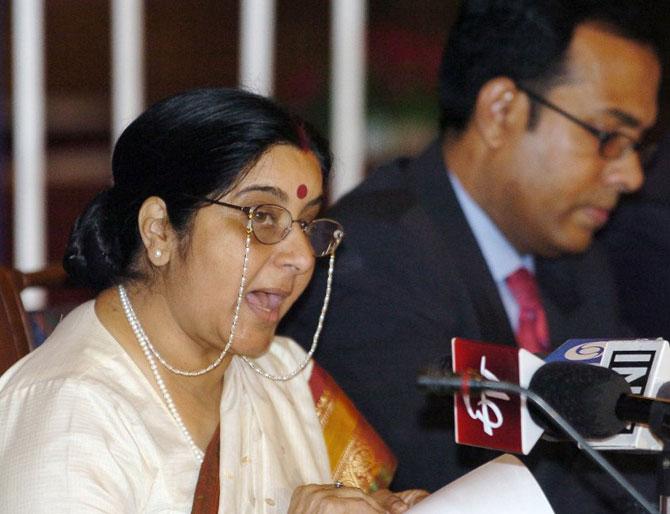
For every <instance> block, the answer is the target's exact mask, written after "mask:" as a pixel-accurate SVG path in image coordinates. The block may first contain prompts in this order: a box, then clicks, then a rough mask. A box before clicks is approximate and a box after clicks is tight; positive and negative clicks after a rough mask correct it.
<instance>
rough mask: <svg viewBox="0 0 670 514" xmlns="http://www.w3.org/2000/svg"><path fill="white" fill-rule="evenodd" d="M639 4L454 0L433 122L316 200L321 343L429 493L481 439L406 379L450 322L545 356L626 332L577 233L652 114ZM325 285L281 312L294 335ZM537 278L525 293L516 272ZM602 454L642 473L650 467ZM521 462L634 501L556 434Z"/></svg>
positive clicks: (527, 280)
mask: <svg viewBox="0 0 670 514" xmlns="http://www.w3.org/2000/svg"><path fill="white" fill-rule="evenodd" d="M646 5H648V3H646ZM637 6H638V3H637V2H634V1H631V0H620V1H608V2H602V1H600V2H597V1H585V0H580V1H575V0H504V1H503V0H472V1H465V2H464V4H463V6H462V10H461V13H460V16H459V18H458V20H457V22H456V24H455V26H454V28H453V29H452V31H451V33H450V37H449V40H448V41H447V46H446V50H445V53H444V56H443V61H442V68H441V74H440V103H441V109H442V119H441V128H442V131H441V137H440V139H439V140H438V141H436V142H434V143H433V144H432V145H430V146H429V147H428V149H427V150H426V151H425V152H424V153H423V154H422V155H420V156H419V157H417V158H416V159H399V160H397V161H395V162H393V163H391V164H389V165H388V166H385V167H382V168H381V169H379V170H377V171H376V172H374V173H373V174H372V175H371V176H370V177H369V178H368V179H367V180H366V181H365V182H364V183H363V184H361V185H360V186H359V187H357V188H356V189H355V190H354V191H352V192H351V193H350V194H349V195H347V196H346V197H344V198H343V199H342V200H341V201H340V202H339V203H338V204H337V205H336V206H335V207H334V208H333V209H332V210H331V212H329V216H331V217H333V218H336V219H338V220H339V221H341V222H342V224H343V225H344V228H345V233H346V235H345V239H344V243H343V245H342V247H341V250H340V251H338V259H337V265H336V268H335V278H334V285H333V292H332V298H331V306H330V309H329V312H328V316H327V319H326V322H325V325H324V329H323V334H322V337H321V344H320V348H319V351H318V353H317V359H318V360H319V361H320V363H321V364H322V365H324V367H325V368H326V369H328V370H329V371H330V372H331V373H332V374H333V376H334V377H335V379H336V380H337V381H338V382H339V383H340V384H341V385H342V386H343V388H344V389H345V390H346V391H347V392H348V393H349V394H350V395H351V397H352V399H353V400H354V402H355V403H356V404H357V406H358V407H359V408H360V409H361V410H362V411H363V413H364V414H365V415H366V416H367V418H368V420H369V421H370V422H371V423H372V424H373V425H374V426H375V427H376V428H377V429H378V431H379V432H380V434H381V435H382V437H383V438H384V439H385V440H386V441H387V443H389V445H390V446H391V448H392V449H393V450H394V451H395V452H396V455H397V456H398V458H399V469H398V474H397V477H396V482H394V484H395V486H396V487H399V488H406V487H408V486H410V485H411V486H418V487H426V488H428V489H431V490H434V489H437V488H439V487H440V486H441V485H443V484H445V483H447V482H449V481H451V480H453V479H454V478H457V477H458V476H460V475H462V474H463V473H465V472H466V471H468V470H470V469H472V468H474V467H476V466H477V465H479V464H481V463H483V462H484V461H486V460H488V459H490V458H491V457H493V456H494V454H493V452H488V451H484V450H481V449H475V448H469V447H464V446H457V445H455V443H454V442H453V441H454V439H453V437H454V436H453V420H452V417H453V414H452V410H451V407H450V405H449V402H448V401H446V402H445V401H442V400H439V399H435V398H428V399H426V398H424V397H423V396H422V395H421V393H420V392H418V391H417V388H416V386H415V381H416V375H417V374H418V373H419V372H420V370H421V368H422V367H423V366H425V365H426V364H429V363H431V362H435V361H438V360H440V359H442V358H444V357H445V356H447V355H448V353H449V351H450V341H451V339H452V337H454V336H461V337H467V338H472V339H478V340H483V341H492V342H500V343H505V344H517V342H518V344H521V345H522V346H524V347H526V348H529V349H531V350H532V351H535V352H541V353H544V352H548V351H550V350H551V348H553V347H555V346H557V345H558V344H560V343H562V342H563V341H564V340H565V339H567V338H570V337H618V336H622V335H625V334H626V332H625V329H624V328H623V327H622V326H621V325H620V324H619V322H618V313H617V308H616V299H615V293H614V287H613V285H612V280H611V277H610V275H609V274H608V272H607V267H606V264H605V261H604V260H603V259H604V258H603V254H602V253H601V252H600V250H599V248H597V247H595V246H593V245H592V239H593V235H594V233H595V232H596V231H597V230H598V229H599V228H600V227H602V226H603V225H604V224H605V223H606V221H607V220H608V218H609V216H610V213H611V211H612V210H613V209H614V207H615V206H616V204H617V201H618V199H619V197H620V196H621V195H622V194H624V193H629V192H632V191H635V190H637V189H638V188H639V187H640V186H641V184H642V181H643V176H642V171H641V168H640V162H639V158H638V155H637V153H636V144H637V142H638V141H639V140H640V139H641V137H642V136H643V134H644V132H645V131H646V130H647V129H648V128H649V127H651V126H652V125H653V124H654V122H655V119H656V111H657V92H658V87H659V78H660V74H661V66H660V59H659V56H658V53H657V51H656V47H655V46H654V44H653V43H652V40H651V36H648V35H647V34H646V33H645V32H644V28H645V23H644V21H643V20H642V18H641V17H640V13H639V12H638V11H637ZM519 268H523V270H522V271H521V272H520V273H521V275H519V274H517V273H515V271H517V270H518V269H519ZM323 272H324V271H323V270H321V271H320V273H323ZM512 276H516V277H517V278H518V277H519V276H521V277H522V279H521V282H522V284H521V285H520V286H519V285H518V284H516V282H514V279H513V278H511V277H512ZM321 282H322V281H321V280H315V281H313V284H315V287H312V289H311V291H310V292H309V294H308V295H306V296H305V297H304V299H303V301H301V302H300V303H299V304H298V305H296V308H295V309H294V310H293V312H292V313H290V318H289V320H288V322H287V324H285V326H284V332H285V333H287V334H288V335H292V336H293V337H295V338H296V339H297V340H298V341H300V342H301V343H302V344H305V345H308V344H309V343H310V342H311V334H312V332H313V331H314V327H313V326H311V325H310V326H305V325H304V324H303V323H304V322H307V320H310V319H314V313H315V312H318V309H319V308H320V302H321V299H322V298H323V291H322V289H320V288H319V287H318V284H319V283H321ZM517 282H518V281H517ZM535 283H537V284H539V298H537V295H536V298H535V302H534V303H533V302H532V301H531V303H532V305H530V306H529V305H527V304H526V303H524V301H523V300H522V297H523V294H522V293H519V292H518V288H521V289H524V284H525V287H526V289H531V290H532V289H533V288H534V287H535V286H534V285H533V284H535ZM515 284H516V285H515ZM529 284H530V285H529ZM525 296H526V297H528V296H529V295H528V294H526V295H525ZM530 296H532V295H530ZM517 298H519V299H517ZM528 312H530V313H531V314H530V315H528ZM531 318H534V319H531ZM616 458H617V459H618V460H620V461H621V462H620V464H621V465H625V466H627V469H628V470H630V469H631V467H636V470H637V469H639V470H640V473H639V475H640V476H641V477H643V478H644V477H645V473H647V472H648V470H649V468H645V467H644V466H648V465H651V464H652V462H649V461H644V460H643V459H641V458H639V459H638V456H628V457H626V456H623V457H622V456H618V457H616ZM526 463H527V464H528V465H529V467H530V468H531V470H532V471H533V473H534V474H535V476H536V478H537V479H538V480H539V481H540V484H541V486H542V487H543V489H544V490H545V492H546V494H547V495H548V497H549V499H550V501H551V502H552V505H553V507H554V508H555V509H556V510H557V511H563V512H617V509H622V511H623V512H626V511H630V509H631V508H632V507H631V503H630V502H629V500H628V497H627V496H626V495H625V494H624V493H622V492H621V491H620V490H619V489H618V488H617V487H616V486H615V485H614V484H613V482H612V480H611V479H610V478H608V477H605V476H603V475H602V474H600V473H599V472H598V471H597V470H596V469H595V468H594V467H593V466H592V465H590V464H589V463H588V462H587V460H586V459H585V458H583V457H581V456H579V455H578V452H577V450H575V449H574V448H573V447H571V446H568V445H564V444H555V443H546V442H543V443H541V444H540V445H539V446H538V447H536V448H535V449H534V451H533V452H532V453H531V455H530V456H529V458H527V459H526ZM632 478H634V479H635V478H636V477H635V476H633V477H632ZM646 478H647V480H644V479H643V480H642V482H641V483H640V484H638V485H642V486H644V487H645V489H644V491H645V493H646V494H647V495H648V496H649V497H651V498H653V497H654V488H653V482H651V481H650V480H648V479H649V478H650V476H649V475H647V476H646Z"/></svg>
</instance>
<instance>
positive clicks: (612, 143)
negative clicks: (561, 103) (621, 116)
mask: <svg viewBox="0 0 670 514" xmlns="http://www.w3.org/2000/svg"><path fill="white" fill-rule="evenodd" d="M517 88H519V90H520V91H523V92H524V93H526V95H528V98H530V99H531V100H533V101H534V102H537V103H539V104H541V105H543V106H545V107H547V108H549V109H551V110H552V111H555V112H557V113H558V114H560V115H562V116H564V117H565V118H567V119H569V120H570V121H572V122H573V123H576V124H577V125H579V126H580V127H582V128H583V129H585V130H587V131H588V132H590V133H591V134H592V135H594V136H595V137H597V138H598V142H599V144H598V153H599V154H600V156H601V157H603V158H604V159H611V160H613V159H618V158H620V157H623V156H624V155H626V154H627V153H628V152H630V151H635V152H639V151H640V146H641V143H640V142H639V141H635V140H634V139H633V138H631V137H629V136H627V135H626V134H622V133H621V132H617V131H611V132H610V131H606V130H600V129H599V128H596V127H594V126H593V125H591V124H589V123H586V122H585V121H583V120H580V119H579V118H577V117H576V116H573V115H572V114H570V113H569V112H566V111H564V110H563V109H561V108H560V107H558V106H557V105H555V104H553V103H551V102H550V101H549V100H547V99H545V98H543V97H542V96H540V95H538V94H537V93H534V92H533V91H531V90H529V89H527V88H525V87H523V86H520V85H518V84H517Z"/></svg>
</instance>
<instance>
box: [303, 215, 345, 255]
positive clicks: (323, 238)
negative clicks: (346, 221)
mask: <svg viewBox="0 0 670 514" xmlns="http://www.w3.org/2000/svg"><path fill="white" fill-rule="evenodd" d="M305 233H306V234H307V237H308V238H309V241H310V243H311V244H312V249H313V250H314V255H316V256H317V257H322V256H324V255H328V254H330V253H332V252H333V251H334V250H335V248H337V245H338V244H339V242H340V239H341V238H342V236H343V232H342V227H341V226H340V224H339V223H336V222H334V221H331V220H325V219H320V220H314V221H313V222H312V223H310V224H309V225H307V226H306V227H305Z"/></svg>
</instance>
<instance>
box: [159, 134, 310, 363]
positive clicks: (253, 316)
mask: <svg viewBox="0 0 670 514" xmlns="http://www.w3.org/2000/svg"><path fill="white" fill-rule="evenodd" d="M322 195H323V187H322V176H321V170H320V167H319V163H318V161H317V159H316V157H315V156H314V155H313V154H312V153H311V152H305V151H302V150H300V149H298V148H295V147H293V146H289V145H277V146H274V147H271V148H270V149H269V150H268V151H267V152H266V153H265V154H264V155H263V156H262V157H261V158H260V160H259V161H258V163H257V164H256V165H255V166H254V167H253V168H252V169H251V170H250V171H249V173H248V174H247V175H246V177H245V178H244V180H242V181H241V182H240V183H239V184H237V186H236V187H235V188H234V189H233V190H232V191H230V192H229V193H227V194H226V195H225V196H223V197H221V198H219V200H221V201H223V202H226V203H230V204H235V205H239V206H243V207H252V206H256V205H260V204H276V205H280V206H282V207H284V208H286V209H287V210H288V211H289V212H290V213H291V216H292V217H293V219H294V220H298V219H299V220H305V221H311V220H313V219H314V218H315V217H316V216H317V214H318V213H319V210H320V208H321V204H322V200H323V199H322ZM246 225H247V215H246V214H245V213H243V212H241V211H238V210H236V209H233V208H229V207H224V206H221V205H216V204H213V205H208V206H206V207H203V208H201V209H199V210H198V211H197V212H196V214H195V218H194V221H193V224H192V227H191V230H190V231H189V233H188V235H187V236H186V237H187V240H186V241H185V243H186V244H185V245H184V242H183V241H182V245H184V247H185V248H186V250H185V251H182V252H181V254H180V252H179V251H177V250H176V249H175V250H173V251H172V252H171V258H170V262H169V263H168V266H167V269H166V270H165V273H164V278H165V281H164V285H165V294H166V300H167V302H168V305H169V308H170V310H171V314H172V316H173V317H174V318H175V320H176V321H177V323H178V325H179V327H180V329H181V330H182V331H183V332H184V333H185V334H186V335H187V336H188V337H190V338H191V339H193V340H194V341H195V342H197V343H198V344H199V345H201V346H202V347H203V348H204V349H206V351H212V352H215V351H216V352H219V351H220V350H221V348H223V347H224V346H225V344H226V343H227V340H228V335H229V333H230V328H231V324H232V320H233V315H234V312H235V305H236V302H237V297H238V291H239V285H240V278H241V276H242V267H243V261H244V243H245V238H246ZM313 270H314V257H313V253H312V250H311V246H310V243H309V240H308V239H307V236H306V235H305V234H304V232H303V231H302V230H300V227H299V225H298V224H293V225H292V230H291V231H290V232H289V234H288V235H287V236H286V238H285V239H283V240H282V241H280V242H279V243H276V244H272V245H266V244H262V243H260V242H259V241H258V240H256V238H255V237H254V236H252V237H251V247H250V252H249V262H248V269H247V273H246V277H247V280H246V286H245V289H244V294H243V299H242V303H241V306H240V312H239V320H238V322H237V328H236V334H235V342H234V343H233V351H234V352H235V353H238V354H243V355H248V356H251V357H254V356H258V355H261V354H263V353H264V352H265V351H266V350H267V347H268V345H269V344H270V342H271V340H272V338H273V336H274V334H275V330H276V328H277V324H278V323H279V320H280V319H281V318H282V317H283V316H284V314H286V312H287V311H288V309H289V308H290V307H291V305H293V303H294V302H295V300H296V299H297V298H298V296H300V294H302V292H303V291H304V289H305V287H306V286H307V283H308V282H309V280H310V278H311V276H312V272H313ZM314 323H315V325H316V320H314Z"/></svg>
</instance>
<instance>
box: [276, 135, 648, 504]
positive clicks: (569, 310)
mask: <svg viewBox="0 0 670 514" xmlns="http://www.w3.org/2000/svg"><path fill="white" fill-rule="evenodd" d="M328 216H330V217H333V218H335V219H338V220H339V221H340V222H341V223H342V224H343V225H344V230H345V239H344V242H343V244H342V246H341V248H340V249H339V250H338V252H337V260H336V265H335V275H334V280H333V292H332V298H331V306H330V310H329V312H328V315H327V317H326V322H325V326H324V329H323V334H322V336H321V343H320V347H319V350H318V352H317V354H316V357H317V359H318V360H319V361H320V363H321V364H322V365H324V366H325V367H326V368H327V369H328V370H329V371H330V372H331V373H332V374H333V376H334V377H335V379H336V380H337V381H338V382H339V383H340V384H341V385H342V387H343V388H344V389H345V390H346V391H347V392H348V393H349V394H350V395H351V397H352V399H353V400H354V402H355V403H356V404H357V406H358V407H359V408H360V409H361V410H362V412H363V413H364V414H365V416H366V417H367V418H368V420H369V421H370V422H371V423H372V424H373V425H374V426H375V427H376V428H377V430H378V431H379V433H380V434H381V435H382V437H383V438H384V439H385V440H386V441H387V442H388V443H389V444H390V446H391V447H392V448H393V450H394V451H395V452H396V454H397V456H398V458H399V463H400V465H399V469H398V473H397V475H396V480H395V482H394V486H395V489H403V488H407V487H423V488H428V489H430V490H434V489H437V488H439V487H440V486H442V485H444V484H445V483H447V482H448V481H451V480H453V479H455V478H457V477H458V476H460V475H462V474H463V473H465V472H466V471H468V470H470V469H472V468H474V467H476V466H477V465H479V464H481V463H483V462H485V461H486V460H489V459H490V458H492V457H493V456H494V455H495V454H494V453H493V452H489V451H485V450H481V449H476V448H469V447H464V446H457V445H456V444H455V443H454V435H453V420H452V418H453V412H452V407H451V404H450V400H445V399H439V398H428V399H426V398H425V397H424V396H423V395H422V394H421V393H420V392H419V391H418V390H417V388H416V386H415V381H416V375H417V373H418V372H419V371H420V370H421V368H422V367H423V366H425V365H427V364H430V363H435V362H438V361H440V360H441V359H443V358H444V357H446V356H447V355H448V353H449V350H450V341H451V338H452V337H454V336H462V337H468V338H473V339H479V340H484V341H493V342H500V343H505V344H514V336H513V332H512V329H511V327H510V324H509V322H508V319H507V316H506V314H505V310H504V308H503V305H502V302H501V300H500V298H499V295H498V290H497V288H496V285H495V282H494V280H493V278H492V277H491V274H490V272H489V270H488V267H487V265H486V262H485V260H484V257H483V256H482V254H481V251H480V250H479V247H478V245H477V242H476V240H475V238H474V236H473V234H472V232H471V230H470V228H469V225H468V223H467V221H466V219H465V217H464V215H463V212H462V211H461V208H460V206H459V204H458V201H457V200H456V197H455V194H454V191H453V189H452V187H451V184H450V181H449V178H448V176H447V172H446V170H445V167H444V164H443V161H442V155H441V147H440V145H439V144H438V143H434V144H433V145H431V146H430V147H429V148H428V149H427V151H426V152H425V153H424V154H423V155H421V156H420V157H418V158H417V159H416V160H409V159H400V160H397V161H395V162H393V163H391V164H390V165H388V166H386V167H382V168H380V169H379V170H377V171H376V172H375V173H373V174H372V175H371V176H370V177H369V178H368V179H367V180H366V181H365V182H364V183H363V184H361V185H360V186H359V187H357V188H356V189H355V190H354V191H353V192H351V193H350V194H348V195H347V196H346V197H344V198H343V199H342V200H341V201H340V202H339V203H338V204H337V205H336V206H335V207H334V208H333V209H332V210H331V211H330V212H329V213H328ZM324 270H325V267H321V268H320V269H319V270H318V271H317V273H316V275H315V278H314V280H313V281H312V285H311V286H310V289H309V290H308V291H307V292H306V293H305V295H304V296H303V297H302V298H301V299H300V300H299V302H298V303H297V304H296V306H295V308H294V309H293V310H292V311H291V312H290V313H289V315H288V317H287V319H286V321H285V323H284V325H283V326H282V327H281V328H280V333H286V334H288V335H291V336H293V337H294V338H296V339H297V340H298V341H299V342H300V343H301V344H303V345H308V344H309V343H310V342H311V337H312V333H313V331H314V327H315V325H316V318H317V316H318V312H319V309H320V306H321V302H322V300H323V291H324V284H325V273H324ZM536 270H537V278H538V282H539V284H540V289H541V293H542V296H543V302H544V305H545V309H546V311H547V318H548V322H549V327H550V332H551V337H552V342H553V343H554V344H559V343H561V342H563V341H564V340H565V339H567V338H570V337H608V336H609V337H614V336H621V335H622V334H625V331H624V329H623V328H622V327H621V326H620V325H619V324H618V322H617V319H618V318H617V313H616V308H615V296H614V292H613V288H612V287H611V286H610V284H611V279H610V276H609V274H608V272H607V268H606V266H605V264H604V261H603V260H602V258H601V255H600V253H599V251H598V249H597V248H593V249H592V250H590V251H589V252H587V253H585V254H583V255H580V256H575V257H569V258H563V259H557V260H553V261H548V260H542V259H538V260H537V261H536ZM575 453H576V452H575V451H574V450H573V449H572V448H570V447H568V446H567V445H562V444H555V443H554V444H548V443H541V444H540V448H539V449H538V448H536V450H535V451H533V452H532V454H531V456H530V457H529V458H528V464H529V466H531V469H532V470H533V471H534V472H535V474H536V475H537V476H538V479H539V480H540V482H541V484H542V485H543V487H544V489H545V490H547V493H548V496H549V497H550V500H552V503H553V504H554V507H555V508H557V509H558V507H561V508H563V507H567V510H565V512H596V511H597V509H596V508H595V507H593V506H592V505H590V504H588V502H587V500H586V499H585V497H586V496H588V495H586V494H581V495H580V494H577V495H575V494H573V493H572V490H575V491H577V490H578V489H579V487H580V485H579V483H580V482H584V481H586V480H588V477H587V473H583V474H582V475H579V476H577V475H574V474H573V473H572V470H573V469H576V468H580V467H581V468H584V467H587V468H590V466H588V465H587V464H585V459H583V458H578V459H577V458H576V457H575ZM600 479H602V480H603V481H605V482H606V481H608V480H609V479H608V478H603V477H600ZM606 485H607V488H609V485H610V484H609V483H608V484H606ZM588 487H591V486H590V485H589V486H588ZM549 489H550V490H549ZM612 489H615V488H614V487H612ZM566 491H571V492H570V493H569V495H570V498H569V499H567V500H563V499H561V500H560V501H557V498H558V497H561V496H562V495H563V494H566ZM651 492H652V497H653V489H652V491H651ZM608 494H609V493H608ZM573 500H574V501H573ZM591 501H592V499H591ZM584 502H587V503H584ZM592 507H593V508H592ZM609 508H610V505H607V506H606V507H604V510H603V512H611V510H609ZM573 509H577V510H573ZM585 509H586V510H585Z"/></svg>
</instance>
